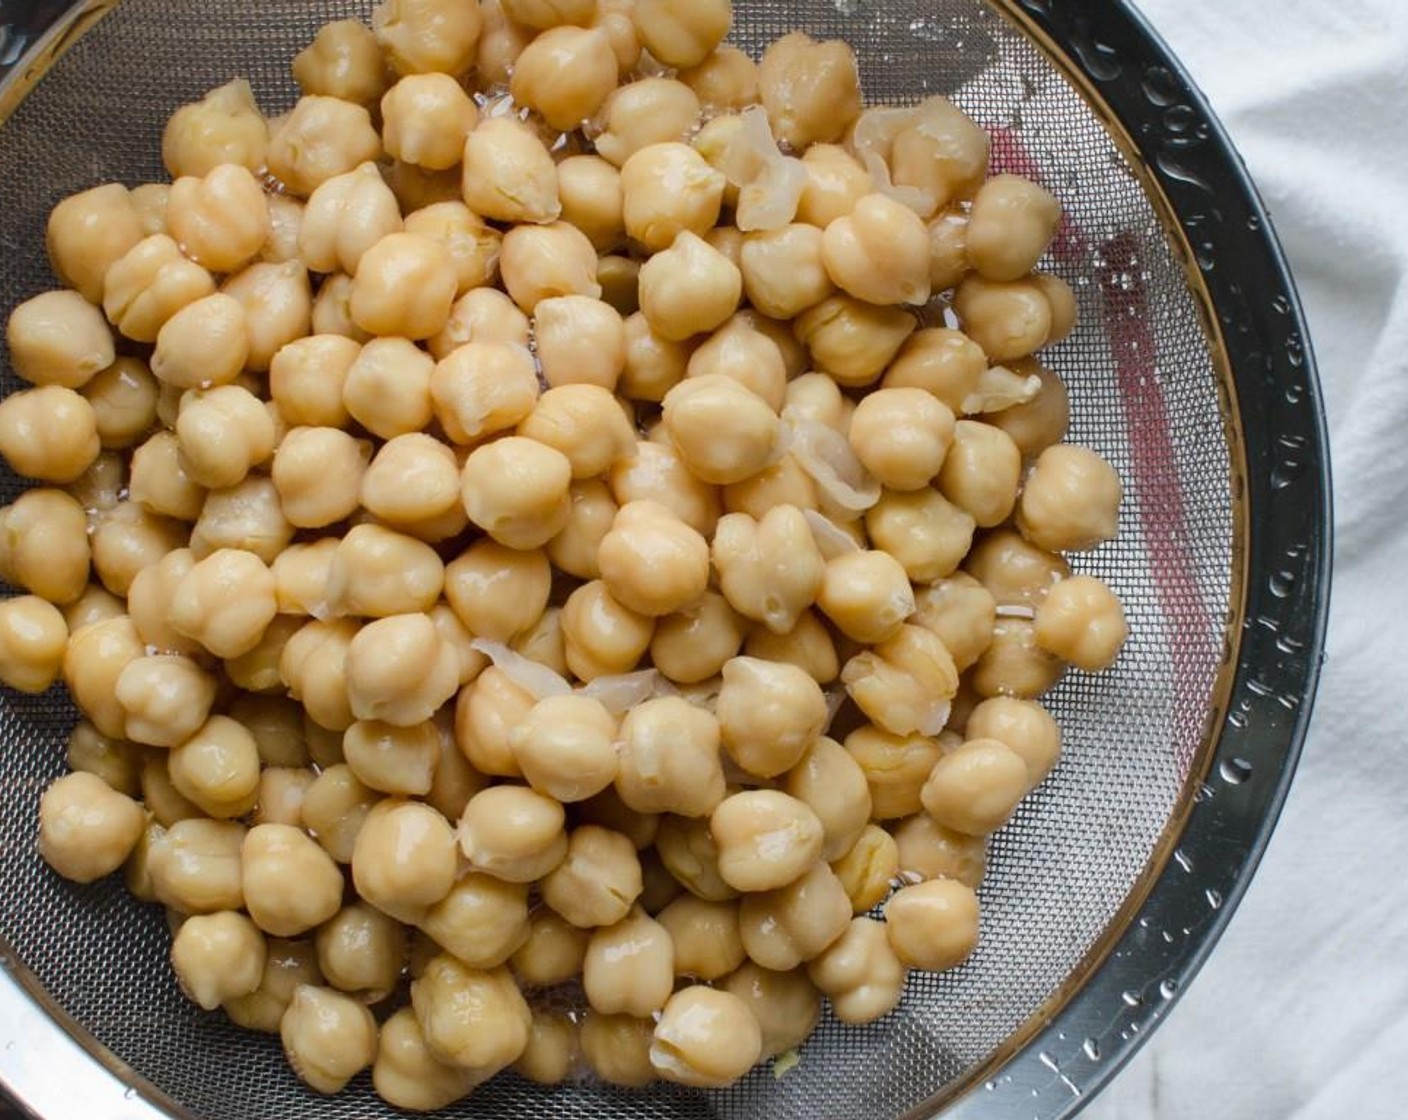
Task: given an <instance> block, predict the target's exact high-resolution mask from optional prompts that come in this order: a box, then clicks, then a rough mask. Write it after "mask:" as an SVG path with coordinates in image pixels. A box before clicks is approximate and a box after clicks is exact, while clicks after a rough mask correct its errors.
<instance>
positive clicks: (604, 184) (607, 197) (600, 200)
mask: <svg viewBox="0 0 1408 1120" xmlns="http://www.w3.org/2000/svg"><path fill="white" fill-rule="evenodd" d="M557 185H558V194H559V195H560V197H561V200H562V220H563V221H564V222H566V223H567V224H568V225H572V226H576V227H577V228H578V229H579V230H581V231H582V232H583V233H584V234H586V235H587V237H588V239H589V240H590V241H591V243H592V245H593V247H595V248H596V250H597V251H598V252H602V253H605V252H610V251H611V250H612V249H614V248H616V246H618V245H619V244H620V243H621V241H622V239H623V238H624V236H625V232H626V226H625V219H624V215H623V207H624V200H623V196H622V187H621V173H620V172H619V171H618V170H617V169H616V168H615V167H614V166H613V165H612V164H610V163H608V162H607V161H606V160H604V159H602V158H601V157H600V156H590V155H588V156H569V157H568V158H567V159H565V160H563V161H562V162H561V163H559V164H558V165H557Z"/></svg>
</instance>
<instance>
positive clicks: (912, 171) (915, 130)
mask: <svg viewBox="0 0 1408 1120" xmlns="http://www.w3.org/2000/svg"><path fill="white" fill-rule="evenodd" d="M988 147H989V140H988V134H987V133H986V132H984V131H983V130H982V129H981V128H980V127H979V126H978V125H977V124H975V123H974V122H973V121H972V120H971V119H970V118H969V117H968V116H967V115H966V114H965V113H964V112H963V111H962V110H961V109H959V108H958V107H957V106H955V105H954V104H953V103H952V102H951V101H949V100H947V99H946V98H943V97H930V98H928V99H926V100H925V101H923V102H921V103H920V105H919V106H918V107H917V108H916V110H915V111H914V115H913V119H912V122H911V123H910V124H909V126H908V127H906V128H904V129H902V130H901V131H900V132H899V133H898V135H896V136H895V138H894V144H893V147H892V148H891V151H890V174H891V177H892V178H893V179H894V182H895V183H896V185H898V186H902V187H915V188H918V189H919V190H920V191H921V192H923V194H924V196H925V198H926V199H927V201H928V204H929V207H930V208H931V210H930V213H932V212H933V211H935V210H940V209H942V208H943V207H945V206H947V205H948V204H949V203H951V202H954V201H956V200H959V199H964V198H968V197H971V196H972V194H973V193H974V192H975V191H976V190H977V189H978V188H979V186H980V185H981V184H982V182H983V176H984V175H986V174H987V166H988ZM926 216H928V215H926Z"/></svg>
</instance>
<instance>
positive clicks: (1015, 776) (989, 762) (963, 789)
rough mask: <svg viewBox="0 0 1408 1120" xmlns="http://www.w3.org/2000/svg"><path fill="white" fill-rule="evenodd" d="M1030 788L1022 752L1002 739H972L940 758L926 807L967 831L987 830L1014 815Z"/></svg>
mask: <svg viewBox="0 0 1408 1120" xmlns="http://www.w3.org/2000/svg"><path fill="white" fill-rule="evenodd" d="M1028 788H1029V784H1028V776H1027V764H1026V762H1025V761H1024V760H1023V758H1022V756H1021V755H1019V754H1018V753H1017V752H1016V751H1014V750H1012V748H1011V747H1009V746H1007V744H1006V743H1003V742H1001V741H1000V740H998V739H969V740H968V741H967V742H966V743H964V744H963V745H962V746H960V747H958V748H957V749H956V750H954V751H953V752H952V753H951V754H947V755H945V756H944V757H943V758H941V759H940V760H939V761H938V762H937V763H935V764H934V769H933V772H932V773H931V774H930V775H929V779H928V781H927V782H925V784H924V791H923V803H924V808H925V810H926V811H927V812H928V813H929V815H930V816H932V817H933V818H934V819H935V820H936V821H938V823H939V824H941V825H944V826H945V827H947V828H951V829H953V830H954V831H955V832H961V833H963V834H964V835H966V836H985V835H987V834H988V833H990V832H995V831H997V829H999V828H1001V827H1002V826H1003V825H1004V824H1006V823H1007V821H1008V820H1009V819H1010V818H1011V816H1012V813H1013V812H1014V811H1015V810H1016V808H1017V803H1018V802H1019V801H1021V799H1022V798H1023V797H1024V796H1025V795H1026V793H1027V790H1028Z"/></svg>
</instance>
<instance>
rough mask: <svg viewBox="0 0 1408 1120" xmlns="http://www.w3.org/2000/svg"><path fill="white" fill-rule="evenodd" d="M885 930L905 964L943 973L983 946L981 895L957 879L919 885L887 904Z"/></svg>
mask: <svg viewBox="0 0 1408 1120" xmlns="http://www.w3.org/2000/svg"><path fill="white" fill-rule="evenodd" d="M885 932H886V933H887V934H889V937H890V946H891V948H893V949H894V951H895V955H896V956H897V957H898V958H899V959H900V962H901V963H902V964H905V965H908V966H909V967H911V968H922V969H925V970H926V971H930V972H942V971H944V970H945V969H949V968H954V967H955V966H957V965H959V964H962V963H963V961H965V960H966V959H967V958H968V956H969V954H971V953H972V951H973V949H974V947H975V946H976V945H977V942H978V896H977V895H976V894H974V893H973V889H972V888H971V887H968V886H965V885H964V884H962V883H959V882H957V881H955V880H953V879H935V880H933V881H931V882H928V883H916V884H914V885H913V886H909V887H905V888H903V889H902V890H899V891H896V892H895V895H894V897H892V898H891V899H890V901H889V902H888V903H887V904H886V906H885Z"/></svg>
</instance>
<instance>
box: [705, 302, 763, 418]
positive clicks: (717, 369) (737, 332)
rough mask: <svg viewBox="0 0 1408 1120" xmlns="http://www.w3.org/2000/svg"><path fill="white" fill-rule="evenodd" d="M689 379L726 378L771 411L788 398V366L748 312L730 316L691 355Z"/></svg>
mask: <svg viewBox="0 0 1408 1120" xmlns="http://www.w3.org/2000/svg"><path fill="white" fill-rule="evenodd" d="M686 369H687V374H688V376H689V377H690V378H691V379H693V378H702V377H718V376H723V377H728V378H730V379H732V380H734V381H737V382H738V383H739V384H740V385H742V386H743V387H744V388H745V389H748V390H750V391H751V392H753V393H755V394H757V395H758V396H759V397H761V398H762V399H763V400H764V401H766V402H767V404H768V406H769V407H770V408H772V409H773V410H774V411H778V410H780V409H781V408H782V406H783V404H784V403H785V401H786V397H787V367H786V364H785V362H784V360H783V357H782V352H781V350H780V349H779V348H778V346H777V344H776V343H775V342H774V341H773V340H772V339H771V338H770V337H769V336H768V335H767V334H765V333H763V332H762V331H760V330H758V329H756V327H755V326H754V325H753V317H752V316H751V315H749V314H747V313H740V314H737V315H735V316H733V317H732V318H731V319H730V320H729V321H728V322H727V323H725V324H724V325H723V326H722V327H720V328H719V330H717V331H715V332H714V334H713V336H712V337H711V338H709V339H708V340H707V341H706V342H704V343H703V344H701V345H700V346H699V348H698V349H696V350H695V351H694V353H693V354H691V355H690V358H689V363H688V366H687V367H686Z"/></svg>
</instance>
